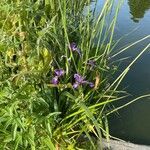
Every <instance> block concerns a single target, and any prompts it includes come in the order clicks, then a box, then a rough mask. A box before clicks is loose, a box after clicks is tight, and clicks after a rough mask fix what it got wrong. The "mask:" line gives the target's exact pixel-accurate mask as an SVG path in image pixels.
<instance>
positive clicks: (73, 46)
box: [70, 42, 81, 57]
mask: <svg viewBox="0 0 150 150" xmlns="http://www.w3.org/2000/svg"><path fill="white" fill-rule="evenodd" d="M70 49H71V50H72V51H76V52H77V53H78V54H79V56H80V57H81V51H80V49H79V48H78V47H77V44H76V43H75V42H72V43H71V44H70Z"/></svg>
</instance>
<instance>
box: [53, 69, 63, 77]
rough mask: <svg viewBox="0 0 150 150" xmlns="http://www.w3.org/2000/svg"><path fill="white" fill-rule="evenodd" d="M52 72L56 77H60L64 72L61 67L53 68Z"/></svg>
mask: <svg viewBox="0 0 150 150" xmlns="http://www.w3.org/2000/svg"><path fill="white" fill-rule="evenodd" d="M54 72H55V75H56V76H58V77H61V76H63V75H64V74H65V71H64V70H63V69H55V70H54Z"/></svg>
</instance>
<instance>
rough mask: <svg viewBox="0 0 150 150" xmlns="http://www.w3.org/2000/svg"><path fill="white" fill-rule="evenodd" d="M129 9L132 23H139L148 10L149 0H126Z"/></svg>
mask: <svg viewBox="0 0 150 150" xmlns="http://www.w3.org/2000/svg"><path fill="white" fill-rule="evenodd" d="M128 4H129V7H130V13H131V15H132V17H131V19H132V20H133V21H134V22H139V20H140V19H141V18H143V17H144V14H145V12H146V11H147V10H149V9H150V0H128Z"/></svg>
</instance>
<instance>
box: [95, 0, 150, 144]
mask: <svg viewBox="0 0 150 150" xmlns="http://www.w3.org/2000/svg"><path fill="white" fill-rule="evenodd" d="M103 2H104V1H103V0H99V1H98V3H97V11H98V9H100V8H101V6H102V3H103ZM135 29H136V30H135ZM134 30H135V31H134ZM115 31H116V32H115V36H114V37H115V38H116V39H118V38H120V37H122V36H124V35H125V34H128V33H130V32H132V33H131V34H130V35H128V36H126V37H124V39H123V40H122V42H120V44H119V46H124V45H126V44H127V43H131V42H134V41H136V40H139V39H140V38H142V37H144V36H146V35H150V0H125V1H124V3H123V5H122V7H121V10H120V13H119V16H118V21H117V24H116V30H115ZM148 43H150V38H149V39H147V40H145V41H144V42H141V43H139V44H137V45H136V46H134V47H132V48H130V49H129V50H128V51H127V52H125V53H124V54H122V55H121V56H120V57H125V56H130V57H131V58H134V57H135V56H136V55H137V54H138V53H139V52H140V50H142V49H143V48H144V47H145V46H146V45H147V44H148ZM130 61H131V60H130V59H129V60H127V61H125V62H124V64H123V65H122V66H121V68H120V70H122V68H123V67H124V66H125V65H126V64H128V63H129V62H130ZM122 86H123V87H126V90H127V91H128V92H129V93H131V94H132V95H133V97H134V96H139V95H142V94H146V93H150V48H149V51H147V52H146V53H144V54H143V56H142V57H141V58H140V59H139V60H138V61H137V62H136V63H135V65H134V66H133V67H132V68H131V70H130V71H129V73H128V75H127V76H126V77H125V79H124V81H123V83H122ZM109 120H110V130H111V135H113V136H115V137H119V138H121V139H124V140H127V141H130V142H134V143H139V144H147V145H150V99H148V98H145V99H142V100H139V101H137V102H135V103H133V104H131V105H129V106H128V107H126V108H124V109H122V110H120V111H119V115H111V117H110V118H109Z"/></svg>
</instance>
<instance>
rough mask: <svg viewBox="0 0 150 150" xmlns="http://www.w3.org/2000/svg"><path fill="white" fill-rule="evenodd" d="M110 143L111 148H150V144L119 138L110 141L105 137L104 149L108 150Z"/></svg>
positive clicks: (112, 149) (137, 149)
mask: <svg viewBox="0 0 150 150" xmlns="http://www.w3.org/2000/svg"><path fill="white" fill-rule="evenodd" d="M108 144H109V146H110V150H150V146H147V145H138V144H133V143H130V142H125V141H117V140H110V142H109V143H108V142H107V141H106V140H105V139H103V148H104V150H108Z"/></svg>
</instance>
